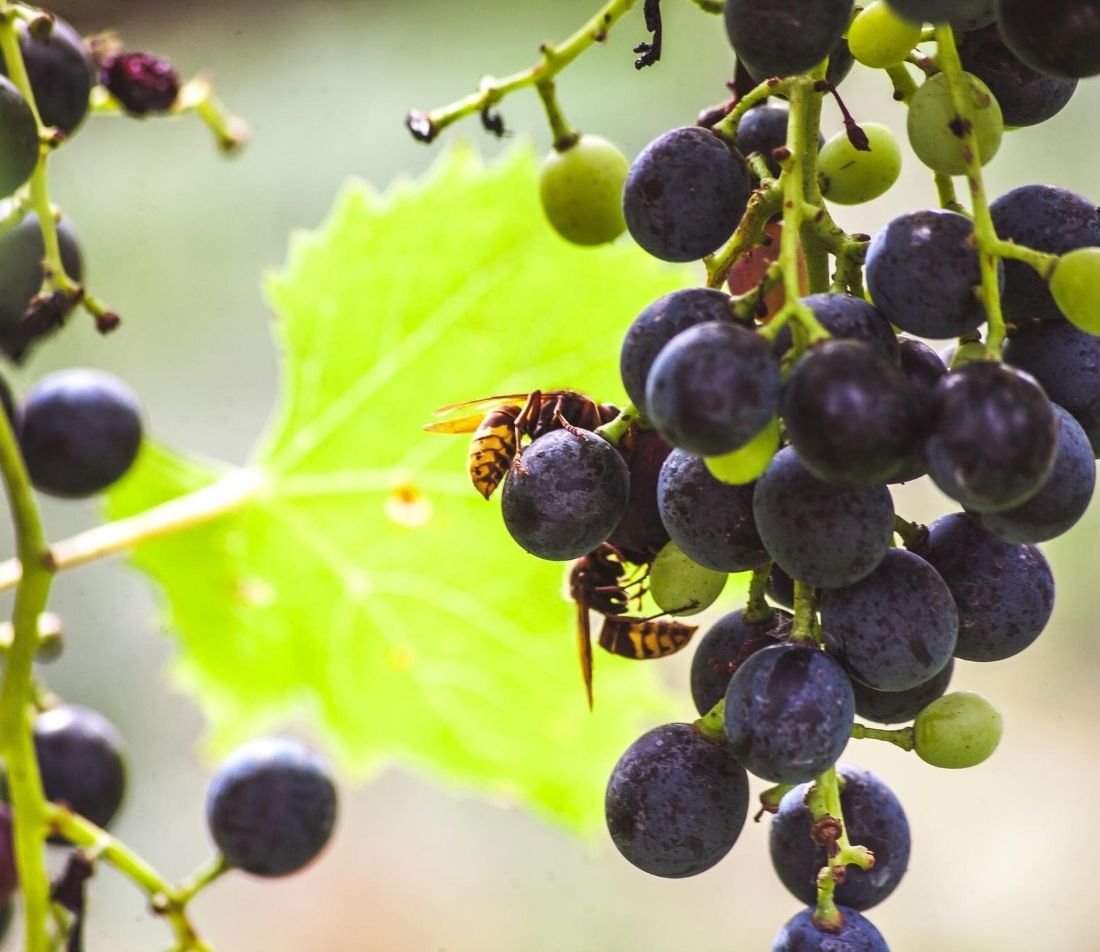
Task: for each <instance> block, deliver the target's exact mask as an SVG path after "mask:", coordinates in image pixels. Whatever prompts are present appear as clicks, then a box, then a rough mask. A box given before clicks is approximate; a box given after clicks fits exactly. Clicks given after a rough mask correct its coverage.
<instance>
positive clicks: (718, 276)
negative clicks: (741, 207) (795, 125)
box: [704, 178, 783, 288]
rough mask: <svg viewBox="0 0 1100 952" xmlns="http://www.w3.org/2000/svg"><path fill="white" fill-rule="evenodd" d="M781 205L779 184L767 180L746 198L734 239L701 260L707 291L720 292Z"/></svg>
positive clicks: (760, 240)
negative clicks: (740, 259)
mask: <svg viewBox="0 0 1100 952" xmlns="http://www.w3.org/2000/svg"><path fill="white" fill-rule="evenodd" d="M782 204H783V195H782V192H781V190H780V188H779V183H778V181H776V180H775V179H773V178H769V179H766V180H765V181H763V182H761V183H760V187H759V188H758V189H757V190H756V191H755V192H753V193H752V195H751V196H749V204H748V207H747V208H746V209H745V214H744V216H743V217H742V218H741V222H740V224H739V225H738V226H737V230H736V231H735V232H734V233H733V236H732V237H731V238H730V240H729V241H727V242H726V244H725V245H724V246H723V247H722V248H720V249H719V250H718V251H716V252H715V253H714V254H713V255H710V256H709V257H707V258H705V259H704V264H705V265H706V268H707V287H708V288H720V287H721V286H722V285H723V284H724V283H725V281H726V278H728V277H729V273H730V270H731V269H732V268H733V266H734V265H735V264H736V263H737V261H738V259H739V258H740V257H741V256H742V255H744V254H745V253H746V252H749V251H751V250H752V249H753V248H756V247H758V246H759V245H760V244H761V242H762V241H763V239H764V226H765V225H767V224H768V222H769V221H770V220H771V218H772V216H774V215H776V214H778V213H779V210H780V208H781V207H782Z"/></svg>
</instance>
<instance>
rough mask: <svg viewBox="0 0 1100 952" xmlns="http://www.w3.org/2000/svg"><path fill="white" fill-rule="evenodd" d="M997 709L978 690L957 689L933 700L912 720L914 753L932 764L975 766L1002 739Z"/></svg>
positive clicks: (999, 716) (1001, 725)
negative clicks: (974, 691) (974, 692)
mask: <svg viewBox="0 0 1100 952" xmlns="http://www.w3.org/2000/svg"><path fill="white" fill-rule="evenodd" d="M1002 729H1003V724H1002V722H1001V715H1000V714H999V713H998V712H997V709H996V708H995V707H994V706H993V705H992V704H990V703H989V701H987V700H986V699H985V698H984V697H982V696H981V695H980V694H973V693H971V692H970V691H956V692H954V693H953V694H945V695H944V696H943V697H941V698H939V699H938V700H935V701H933V702H932V703H931V704H929V705H928V707H926V708H925V709H924V710H923V711H921V712H920V713H919V714H918V715H917V719H916V720H915V721H914V722H913V740H914V744H915V750H916V752H917V756H918V757H920V759H921V760H923V761H924V762H925V763H928V764H931V765H932V766H933V767H949V768H958V767H974V766H977V765H978V764H980V763H981V762H982V761H983V760H987V759H988V758H989V757H990V755H991V754H992V753H993V751H995V750H996V749H997V745H998V744H999V743H1000V742H1001V731H1002Z"/></svg>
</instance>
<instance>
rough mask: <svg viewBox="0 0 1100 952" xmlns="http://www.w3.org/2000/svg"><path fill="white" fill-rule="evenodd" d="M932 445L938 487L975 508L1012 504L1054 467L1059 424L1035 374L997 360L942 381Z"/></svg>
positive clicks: (1026, 496)
mask: <svg viewBox="0 0 1100 952" xmlns="http://www.w3.org/2000/svg"><path fill="white" fill-rule="evenodd" d="M935 401H936V402H935V407H934V409H933V424H932V430H931V434H930V435H929V437H928V440H927V442H926V443H925V447H926V450H927V453H928V470H929V473H930V474H931V476H932V479H933V480H934V481H935V483H936V485H937V486H939V488H940V489H941V490H942V491H943V492H944V493H946V494H947V495H948V496H950V497H951V498H952V499H955V500H957V501H959V502H961V503H962V504H963V505H964V506H965V507H966V508H967V509H972V510H974V511H975V512H996V511H997V510H999V509H1011V508H1012V507H1013V506H1018V505H1020V503H1022V502H1024V501H1025V500H1027V499H1029V498H1030V497H1031V496H1033V495H1035V493H1037V492H1038V491H1039V488H1040V487H1041V486H1042V485H1043V483H1044V481H1045V480H1046V479H1047V477H1048V476H1049V475H1050V472H1051V470H1052V469H1053V467H1054V460H1055V457H1056V455H1057V450H1058V422H1057V419H1056V418H1055V415H1054V409H1053V407H1052V406H1051V403H1050V401H1049V400H1048V399H1047V397H1046V394H1044V393H1043V391H1042V388H1040V386H1039V385H1038V384H1037V383H1036V382H1035V379H1034V378H1033V377H1031V376H1029V375H1028V374H1025V373H1023V372H1022V371H1019V370H1015V369H1014V368H1012V367H1008V366H1006V365H1004V364H1000V363H995V362H993V361H978V362H975V363H972V364H966V365H964V366H963V367H960V368H959V369H958V370H952V371H951V372H950V373H949V374H947V376H945V377H944V378H943V379H942V380H941V381H940V382H939V384H937V386H936V391H935Z"/></svg>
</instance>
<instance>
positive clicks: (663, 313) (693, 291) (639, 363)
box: [619, 288, 733, 416]
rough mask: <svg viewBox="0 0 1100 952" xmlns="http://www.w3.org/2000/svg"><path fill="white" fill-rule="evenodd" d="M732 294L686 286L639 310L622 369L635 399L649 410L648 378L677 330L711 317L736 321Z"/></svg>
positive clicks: (626, 386)
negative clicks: (658, 356) (732, 308)
mask: <svg viewBox="0 0 1100 952" xmlns="http://www.w3.org/2000/svg"><path fill="white" fill-rule="evenodd" d="M732 320H733V311H732V310H731V306H730V297H729V295H728V294H725V293H723V292H722V291H715V290H713V289H711V288H686V289H685V290H682V291H673V292H671V293H670V294H666V295H664V296H663V297H659V298H658V299H657V300H656V301H654V302H653V303H652V304H650V305H649V306H648V307H647V308H646V309H645V310H644V311H642V313H641V314H639V315H638V316H637V317H636V318H635V319H634V322H633V323H632V324H631V325H630V328H629V329H628V330H627V332H626V337H625V338H624V339H623V346H622V350H621V351H620V354H619V373H620V375H621V376H622V379H623V388H624V389H625V390H626V393H627V396H629V397H630V400H631V402H632V403H633V404H634V406H635V407H637V408H638V410H640V411H641V412H642V413H643V414H645V415H646V416H648V415H649V414H648V413H646V403H645V387H646V379H647V378H648V377H649V370H650V368H651V367H652V366H653V361H655V360H656V359H657V355H658V354H659V353H660V352H661V349H662V348H663V347H664V346H665V345H666V344H667V343H668V342H669V341H670V340H672V338H674V337H675V336H676V335H677V334H680V333H682V332H683V331H686V330H688V329H689V328H691V327H695V326H696V325H697V324H702V323H705V322H707V321H732Z"/></svg>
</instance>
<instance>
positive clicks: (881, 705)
mask: <svg viewBox="0 0 1100 952" xmlns="http://www.w3.org/2000/svg"><path fill="white" fill-rule="evenodd" d="M954 673H955V659H954V658H952V659H951V660H950V661H948V662H947V664H946V665H944V666H943V668H941V669H940V671H939V673H938V674H935V675H933V676H932V677H931V678H930V679H929V680H927V681H925V682H924V684H918V685H917V686H916V687H915V688H910V689H909V690H908V691H876V690H875V689H874V688H869V687H867V685H866V684H860V683H859V681H855V680H853V681H852V693H853V694H855V697H856V713H857V714H858V715H859V716H860V717H865V718H867V720H869V721H875V722H877V723H879V724H904V723H906V722H908V721H911V720H913V718H915V717H916V716H917V715H918V714H919V713H920V712H921V711H923V710H924V709H925V708H926V707H928V705H929V704H931V703H932V702H933V701H934V700H936V698H940V697H943V695H944V694H945V693H946V691H947V688H948V686H949V685H950V684H951V676H952V675H953V674H954Z"/></svg>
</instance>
